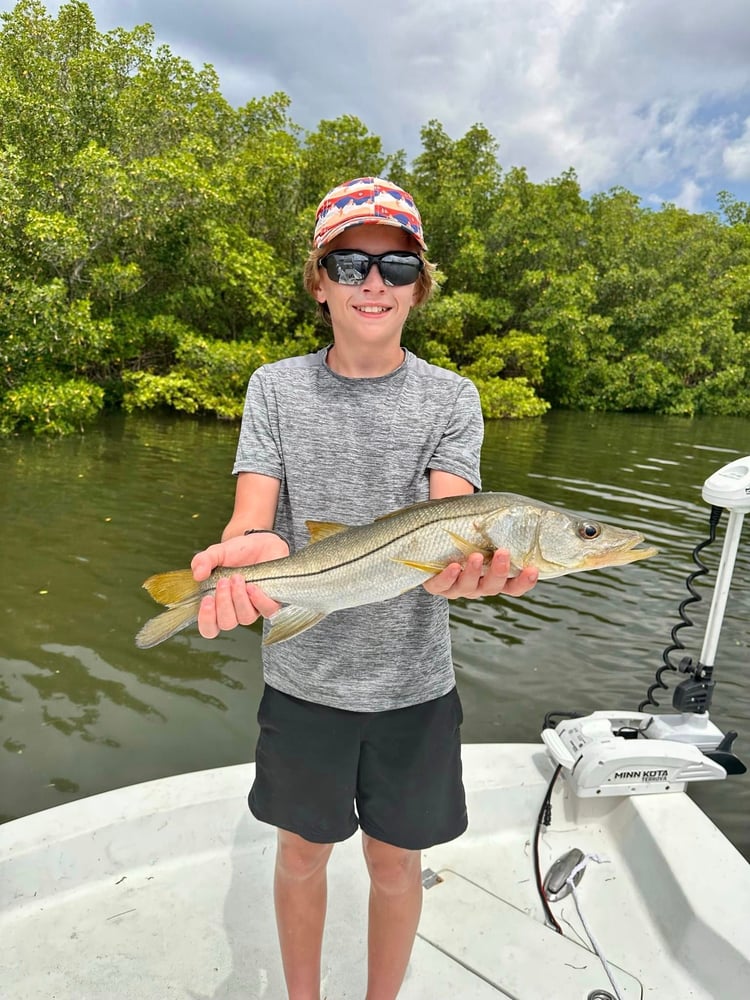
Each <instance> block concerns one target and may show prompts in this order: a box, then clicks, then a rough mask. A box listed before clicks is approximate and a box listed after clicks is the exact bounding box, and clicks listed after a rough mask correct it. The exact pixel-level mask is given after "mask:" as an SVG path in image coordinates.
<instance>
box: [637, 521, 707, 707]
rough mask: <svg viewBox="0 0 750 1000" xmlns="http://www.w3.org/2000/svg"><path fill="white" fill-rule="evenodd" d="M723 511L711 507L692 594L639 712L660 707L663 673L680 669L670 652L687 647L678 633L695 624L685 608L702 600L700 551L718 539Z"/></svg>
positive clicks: (696, 551) (689, 581)
mask: <svg viewBox="0 0 750 1000" xmlns="http://www.w3.org/2000/svg"><path fill="white" fill-rule="evenodd" d="M723 513H724V508H723V507H714V506H712V507H711V514H710V515H709V519H708V525H709V536H708V538H707V539H705V541H703V542H701V543H700V544H699V545H696V547H695V548H694V549H693V562H694V563H695V565H696V566H697V567H698V569H696V570H694V571H693V572H692V573H691V574H690V575H689V576H688V578H687V580H686V581H685V586H686V588H687V590H688V591H689V592H690V596H689V597H686V598H685V600H684V601H683V602H682V603H681V604H680V606H679V608H678V614H679V616H680V619H681V621H679V622H678V623H677V624H676V625H675V626H674V627H673V629H672V631H671V633H670V634H671V637H672V645H671V646H667V648H666V649H665V650H664V652H663V653H662V660H663V665H662V666H661V667H659V669H658V670H657V671H656V675H655V678H654V683H653V684H652V685H651V686H650V687H649V689H648V691H647V692H646V697H645V698H644V700H643V701H642V702H641V703H640V705H639V706H638V711H639V712H642V711H643V710H644V708H645V707H646V705H654V706H655V707H657V708H658V706H659V702H658V701H656V699H655V698H654V691H657V690H659V689H660V688H661V689H662V690H663V691H666V690H668V687H667V685H666V684H665V683H664V681H663V680H662V675H663V674H664V673H665V671H667V670H671V671H672V672H677V670H678V669H679V667H676V666H675V665H674V663H672V661H671V659H670V657H669V654H670V653H674V652H676V651H677V650H684V649H685V645H684V643H683V642H682V640H681V639H680V638H679V636H678V634H677V633H678V632H679V631H680V629H683V628H690V627H692V625H693V624H694V622H693V620H692V619H691V618H690V617H689V616H688V614H687V612H686V611H685V609H686V608H687V607H688V605H690V604H695V603H696V602H697V601H700V600H701V595H700V593H699V592H698V591H697V590H696V589H695V587H694V586H693V583H694V582H695V580H697V579H698V577H699V576H705V575H706V573H708V567H707V566H706V564H705V563H704V562H703V561H702V560H701V558H700V553H701V552H702V551H703V549H705V548H706V546H707V545H711V544H712V543H713V542H714V541H715V540H716V528H717V527H718V524H719V521H720V520H721V515H722V514H723Z"/></svg>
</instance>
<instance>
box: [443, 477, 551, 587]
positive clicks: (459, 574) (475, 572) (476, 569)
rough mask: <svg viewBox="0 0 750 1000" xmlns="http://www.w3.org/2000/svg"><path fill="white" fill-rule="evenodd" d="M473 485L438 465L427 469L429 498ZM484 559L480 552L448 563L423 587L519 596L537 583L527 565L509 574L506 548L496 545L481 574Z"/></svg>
mask: <svg viewBox="0 0 750 1000" xmlns="http://www.w3.org/2000/svg"><path fill="white" fill-rule="evenodd" d="M473 492H474V487H473V486H472V484H471V483H469V482H467V480H465V479H461V477H460V476H454V475H452V474H451V473H450V472H442V471H440V470H438V469H431V470H430V500H438V499H441V498H442V497H453V496H463V495H464V494H466V493H473ZM482 568H483V560H482V556H481V555H480V553H478V552H477V553H474V554H473V555H471V556H469V558H468V559H467V560H466V563H465V564H464V565H463V566H462V565H461V564H460V563H457V562H456V563H451V565H450V566H447V567H446V568H445V569H444V570H443V572H442V573H438V574H437V576H433V577H432V579H430V580H427V581H426V582H425V583H424V584H423V587H424V589H425V590H426V591H427V592H428V593H430V594H439V595H440V596H441V597H448V598H451V599H453V598H456V597H490V596H494V595H495V594H506V595H508V596H510V597H521V596H522V595H523V594H525V593H526V592H527V591H529V590H531V588H532V587H533V586H534V584H535V583H536V581H537V579H538V577H539V573H538V571H537V570H536V569H534V568H532V567H529V568H527V569H524V570H522V571H521V573H519V575H518V576H516V577H510V576H509V573H510V555H509V554H508V552H507V551H506V550H505V549H498V550H497V552H496V553H495V554H494V556H493V557H492V562H491V563H490V565H489V566H488V567H487V572H486V573H485V574H484V575H482Z"/></svg>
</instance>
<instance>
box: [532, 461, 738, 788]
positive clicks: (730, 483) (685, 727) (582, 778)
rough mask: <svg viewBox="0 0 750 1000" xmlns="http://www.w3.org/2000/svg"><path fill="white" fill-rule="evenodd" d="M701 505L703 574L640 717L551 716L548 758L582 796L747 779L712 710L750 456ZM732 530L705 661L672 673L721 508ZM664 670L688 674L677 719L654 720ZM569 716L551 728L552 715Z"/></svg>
mask: <svg viewBox="0 0 750 1000" xmlns="http://www.w3.org/2000/svg"><path fill="white" fill-rule="evenodd" d="M703 499H704V500H706V501H707V502H708V503H710V504H711V516H710V528H711V534H710V537H709V538H708V539H707V540H706V541H705V542H702V543H701V544H700V545H698V546H697V547H696V549H695V550H694V552H693V561H694V562H695V563H696V565H697V566H698V569H697V570H696V571H694V572H693V573H691V575H690V576H689V577H688V580H687V584H686V585H687V589H688V591H689V593H690V597H688V598H687V599H686V600H684V601H683V602H682V604H681V605H680V609H679V614H680V618H681V621H680V622H679V623H678V624H677V625H676V626H675V627H674V628H673V629H672V645H671V646H669V647H668V648H667V649H666V650H665V651H664V654H663V660H664V665H663V666H662V667H660V668H659V670H658V671H657V673H656V680H655V682H654V683H653V684H652V685H651V687H650V688H649V690H648V693H647V696H646V699H645V700H644V701H643V702H641V704H640V705H639V706H638V709H639V710H638V711H637V712H594V713H593V714H591V715H586V716H582V715H581V714H580V713H549V714H548V716H547V718H546V719H545V726H544V730H543V732H542V740H543V741H544V744H545V746H546V748H547V752H548V753H549V755H550V757H551V758H552V759H553V760H554V761H555V762H556V763H557V764H558V766H559V770H561V771H562V774H563V776H564V777H565V779H566V781H567V783H568V784H569V785H570V786H571V787H572V788H573V790H574V791H575V794H576V795H577V796H580V797H584V798H585V797H590V796H595V795H600V796H601V795H603V796H609V795H633V794H643V793H654V792H673V791H682V790H684V788H685V784H686V783H687V782H689V781H707V780H711V779H717V778H725V777H726V776H727V775H728V774H744V773H745V771H746V770H747V768H746V767H745V765H744V764H743V763H742V761H741V760H740V759H739V758H738V757H737V756H736V755H735V754H734V753H733V752H732V744H733V743H734V741H735V739H736V737H737V733H736V732H729V733H726V734H724V733H722V731H721V730H720V729H719V728H718V727H717V726H716V725H714V723H713V722H711V720H710V718H709V711H708V710H709V707H710V705H711V699H712V697H713V691H714V685H715V682H714V680H713V666H714V658H715V655H716V647H717V645H718V640H719V633H720V631H721V624H722V620H723V617H724V611H725V608H726V602H727V596H728V594H729V586H730V583H731V579H732V573H733V571H734V564H735V559H736V556H737V549H738V547H739V542H740V535H741V533H742V522H743V520H744V517H745V514H748V513H750V456H748V457H747V458H742V459H739V460H737V461H734V462H730V463H729V465H725V466H724V467H723V468H722V469H719V471H718V472H715V473H714V474H713V475H712V476H710V477H709V478H708V479H707V480H706V482H705V483H704V485H703ZM725 508H726V509H728V510H729V523H728V526H727V532H726V535H725V538H724V546H723V549H722V554H721V561H720V565H719V571H718V574H717V580H716V586H715V587H714V592H713V597H712V600H711V608H710V610H709V616H708V622H707V625H706V634H705V638H704V642H703V648H702V650H701V655H700V659H699V661H698V662H697V663H695V664H694V663H693V661H692V659H691V658H690V657H688V656H685V657H683V659H682V660H681V661H680V663H679V665H678V666H675V665H674V664H673V663H672V661H671V659H670V656H669V654H670V653H672V652H674V651H675V650H684V649H685V646H684V644H683V643H682V642H681V641H680V639H679V637H678V634H677V633H678V631H679V630H680V629H682V628H686V627H688V626H691V625H692V624H693V622H692V621H691V620H690V618H689V617H688V615H687V614H686V611H685V609H686V607H687V606H688V605H689V604H691V603H693V602H694V601H699V600H700V599H701V598H700V595H699V593H698V592H697V591H696V590H695V588H694V587H693V582H694V580H695V579H696V578H697V577H698V576H701V575H703V574H705V573H707V572H708V570H707V567H706V566H705V564H704V563H703V562H702V561H701V559H700V556H699V553H700V551H701V550H702V549H703V548H704V547H705V546H706V545H708V544H710V543H711V542H713V541H714V539H715V537H716V528H717V526H718V523H719V520H720V518H721V515H722V513H723V510H724V509H725ZM666 670H672V671H677V672H679V673H683V674H686V675H687V676H686V678H685V680H683V681H681V682H680V683H679V684H678V685H677V687H676V689H675V691H674V694H673V697H672V707H673V708H674V709H675V712H677V713H679V714H674V713H670V714H665V715H651V714H648V713H645V712H644V711H643V709H644V708H645V707H646V705H654V706H658V702H657V701H655V700H654V698H653V692H654V691H655V690H657V689H659V688H662V689H666V688H667V685H666V684H665V683H664V681H663V680H662V674H663V673H664V671H666ZM555 714H560V715H565V718H564V719H563V721H560V722H558V723H554V722H553V721H552V716H553V715H555Z"/></svg>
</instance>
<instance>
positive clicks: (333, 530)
mask: <svg viewBox="0 0 750 1000" xmlns="http://www.w3.org/2000/svg"><path fill="white" fill-rule="evenodd" d="M305 526H306V527H307V530H308V531H309V532H310V544H311V545H312V544H313V542H322V541H323V539H324V538H330V537H331V535H340V534H341V532H342V531H348V530H349V528H350V527H351V525H349V524H337V522H336V521H305Z"/></svg>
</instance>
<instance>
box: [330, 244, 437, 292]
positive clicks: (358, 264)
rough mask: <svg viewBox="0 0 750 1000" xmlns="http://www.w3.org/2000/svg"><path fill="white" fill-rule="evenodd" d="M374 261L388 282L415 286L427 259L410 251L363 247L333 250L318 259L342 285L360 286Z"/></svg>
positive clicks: (332, 278) (385, 281) (389, 283)
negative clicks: (370, 250)
mask: <svg viewBox="0 0 750 1000" xmlns="http://www.w3.org/2000/svg"><path fill="white" fill-rule="evenodd" d="M373 264H377V265H378V271H380V276H381V278H382V279H383V282H384V283H385V284H386V285H413V284H414V282H415V281H416V280H417V278H418V277H419V275H420V274H421V273H422V271H423V270H424V261H423V260H422V258H421V257H418V256H417V255H416V254H415V253H410V252H409V251H408V250H391V251H389V252H388V253H379V254H372V253H365V252H364V250H332V251H331V252H330V253H327V254H326V255H325V257H321V258H320V260H319V261H318V267H324V268H325V269H326V274H327V275H328V277H329V278H330V279H331V281H335V282H336V283H337V284H339V285H361V284H362V282H363V281H364V280H365V278H366V277H367V275H368V274H369V273H370V269H371V268H372V266H373Z"/></svg>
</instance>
